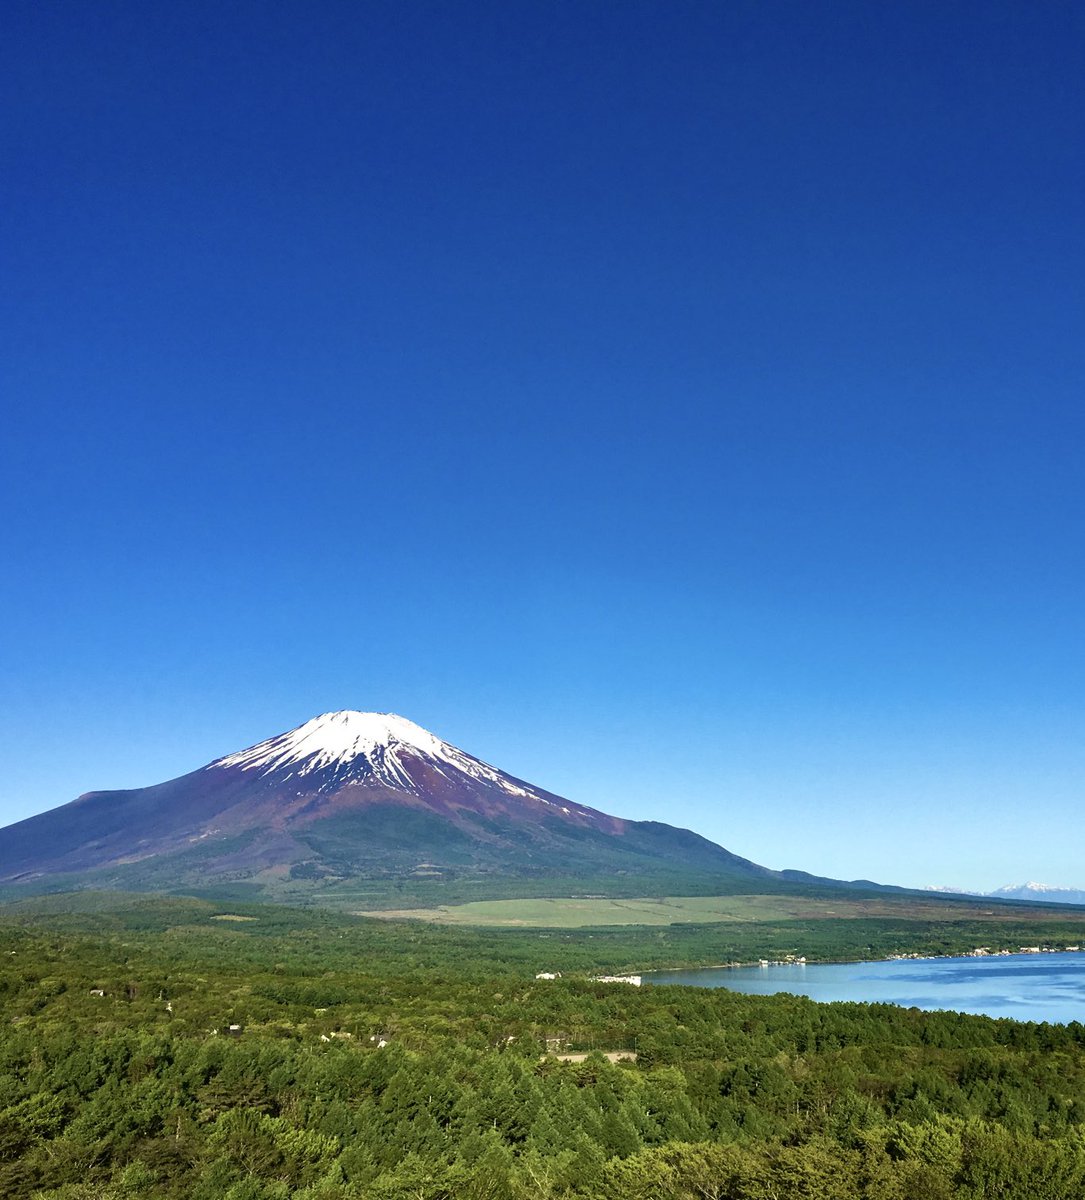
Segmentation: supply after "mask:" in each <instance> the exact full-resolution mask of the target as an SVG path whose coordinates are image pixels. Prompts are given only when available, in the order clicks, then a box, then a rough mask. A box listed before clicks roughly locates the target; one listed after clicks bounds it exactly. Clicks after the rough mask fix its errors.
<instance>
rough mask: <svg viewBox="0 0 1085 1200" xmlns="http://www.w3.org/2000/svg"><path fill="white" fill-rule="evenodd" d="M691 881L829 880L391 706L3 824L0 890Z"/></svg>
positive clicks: (335, 716)
mask: <svg viewBox="0 0 1085 1200" xmlns="http://www.w3.org/2000/svg"><path fill="white" fill-rule="evenodd" d="M694 876H696V877H698V878H699V879H700V880H702V881H707V880H714V881H717V882H718V883H719V884H720V885H721V886H722V885H723V884H724V883H726V882H727V881H730V884H731V886H732V887H735V886H740V887H742V888H743V890H759V891H760V890H764V889H765V888H766V887H769V888H771V887H772V885H773V883H776V884H780V883H784V882H785V881H786V882H790V883H794V882H802V881H811V882H819V883H820V882H830V881H820V880H817V881H815V880H814V878H813V877H812V876H808V875H804V874H803V873H801V872H792V871H787V872H777V871H771V870H769V869H767V868H765V867H761V866H758V865H757V864H756V863H753V862H750V861H749V860H747V859H744V858H740V857H739V856H738V855H736V854H732V853H731V852H730V851H728V850H725V849H723V848H722V847H721V846H718V845H716V844H715V843H713V842H710V841H708V840H707V839H705V838H703V837H700V836H699V835H697V834H695V833H692V832H690V831H689V830H686V829H677V828H675V827H673V826H670V825H665V824H662V823H659V822H655V821H626V820H622V819H621V818H619V817H612V816H608V815H607V814H606V813H603V812H599V811H597V810H596V809H592V808H587V807H585V806H584V805H582V804H576V803H574V802H573V801H571V800H565V799H563V798H562V797H560V796H556V795H554V794H552V793H550V792H547V791H545V790H543V789H542V788H538V787H535V786H533V785H532V784H529V783H525V782H524V781H523V780H520V779H516V778H514V777H513V776H511V775H507V774H506V773H505V772H504V771H500V770H498V769H497V768H496V767H492V766H490V765H488V764H487V763H484V762H482V761H481V760H480V759H477V758H474V757H473V756H472V755H470V754H466V753H464V751H462V750H459V749H457V748H456V747H455V746H452V745H450V744H449V743H448V742H444V741H442V740H441V739H440V738H438V737H436V736H434V735H433V734H432V733H429V732H427V731H426V730H425V729H423V728H421V726H419V725H416V724H414V723H413V722H412V721H408V720H406V719H405V718H404V717H399V716H395V715H393V714H390V713H363V712H352V711H346V712H334V713H325V714H324V715H322V716H319V717H314V718H313V719H312V720H310V721H306V722H305V723H304V724H303V725H300V726H298V727H297V728H296V729H293V730H290V731H289V732H288V733H283V734H280V735H278V736H277V737H273V738H269V739H268V740H267V741H264V742H260V743H259V744H258V745H255V746H251V747H249V748H248V749H247V750H241V751H239V752H238V753H235V754H228V755H226V756H225V757H224V758H219V759H216V760H215V761H214V762H212V763H209V764H208V765H207V766H205V767H202V768H201V769H200V770H198V771H193V772H191V773H190V774H188V775H183V776H181V777H180V778H178V779H173V780H170V781H169V782H168V783H160V784H157V785H155V786H153V787H146V788H139V789H136V790H132V791H103V792H88V793H87V794H86V795H83V796H80V797H79V798H78V799H77V800H73V801H72V802H71V803H70V804H66V805H63V806H62V807H60V808H56V809H53V810H51V811H50V812H46V813H42V814H40V815H38V816H35V817H30V818H29V819H27V820H25V821H21V822H19V823H18V824H16V825H11V826H9V827H8V828H6V829H4V830H0V885H4V886H5V887H6V888H11V887H17V888H19V889H20V890H21V889H23V888H25V889H27V890H33V891H39V890H46V889H48V890H52V889H54V888H56V887H58V886H95V887H128V888H132V889H135V890H159V889H161V890H178V889H190V888H193V887H197V886H214V885H222V884H227V883H235V884H236V883H238V882H248V883H249V884H253V885H257V886H259V887H261V888H264V889H266V890H267V891H268V894H269V895H274V894H282V887H283V886H284V885H289V886H290V888H291V890H294V891H296V890H297V887H301V888H302V889H304V888H306V887H308V888H311V889H321V890H327V889H328V888H329V887H333V888H334V887H335V886H342V885H347V884H349V883H351V882H357V881H364V880H373V881H379V880H383V881H385V882H388V881H392V880H397V879H398V880H400V881H403V880H412V881H416V882H418V881H443V882H445V883H447V882H448V881H450V880H455V879H460V880H464V879H473V880H474V881H476V882H483V883H484V882H485V881H487V880H498V879H507V880H513V879H519V880H524V881H526V880H535V881H545V880H547V879H552V878H561V879H564V880H570V879H573V880H575V879H582V880H583V881H584V882H585V885H588V884H590V883H591V881H593V880H595V881H597V880H599V879H600V878H607V879H611V880H614V879H626V880H627V881H629V882H632V880H633V879H638V880H644V881H647V880H651V879H654V878H663V877H666V879H667V880H668V883H670V884H671V885H673V884H674V882H675V881H676V879H678V878H681V877H686V878H690V877H694ZM295 885H297V886H295ZM481 894H482V893H476V895H479V896H481ZM506 894H507V891H506Z"/></svg>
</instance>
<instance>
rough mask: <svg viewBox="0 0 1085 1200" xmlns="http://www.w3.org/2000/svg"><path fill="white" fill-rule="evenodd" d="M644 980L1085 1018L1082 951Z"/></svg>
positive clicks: (712, 971) (729, 970)
mask: <svg viewBox="0 0 1085 1200" xmlns="http://www.w3.org/2000/svg"><path fill="white" fill-rule="evenodd" d="M644 981H645V983H684V984H689V985H692V986H696V987H722V988H730V989H731V991H735V992H750V993H754V994H757V995H767V994H769V993H772V992H795V993H796V994H798V995H801V996H809V997H811V999H813V1000H823V1001H828V1000H862V1001H871V1002H873V1001H876V1002H878V1003H882V1004H902V1005H904V1006H905V1007H914V1008H927V1009H939V1008H949V1009H955V1010H956V1011H957V1012H966V1013H984V1014H986V1015H987V1016H989V1017H1013V1018H1014V1020H1017V1021H1059V1022H1062V1023H1065V1022H1068V1021H1085V953H1080V954H1074V953H1060V954H1011V955H1008V956H1006V957H994V956H993V957H991V958H921V959H895V960H893V961H891V962H857V963H809V964H807V965H805V966H803V965H801V964H798V963H795V964H790V963H789V964H787V965H781V966H767V967H711V968H706V969H703V970H699V971H651V972H646V973H645V974H644Z"/></svg>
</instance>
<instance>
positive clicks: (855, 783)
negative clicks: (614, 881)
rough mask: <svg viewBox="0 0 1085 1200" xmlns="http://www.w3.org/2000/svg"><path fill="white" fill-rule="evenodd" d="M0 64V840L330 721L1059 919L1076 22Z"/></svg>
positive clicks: (334, 33) (1078, 130) (181, 34)
mask: <svg viewBox="0 0 1085 1200" xmlns="http://www.w3.org/2000/svg"><path fill="white" fill-rule="evenodd" d="M4 25H5V31H4V37H3V42H2V45H0V100H2V104H3V111H4V114H5V117H4V121H3V127H2V131H0V138H2V162H0V178H2V180H3V183H2V189H3V193H4V196H5V199H4V205H3V210H4V214H5V215H4V217H3V222H4V225H3V238H2V244H3V262H2V263H0V266H2V269H3V277H4V280H5V285H4V287H3V288H2V289H0V307H2V315H3V330H4V352H3V355H2V356H0V357H2V364H0V371H2V374H0V387H2V389H3V394H4V397H5V399H4V414H5V415H4V421H3V427H2V435H0V496H2V499H3V512H4V519H3V522H2V523H0V552H2V562H3V575H2V578H3V603H2V606H0V614H2V615H0V706H2V714H0V715H2V721H0V737H2V742H3V745H2V751H3V763H4V769H3V773H2V775H3V778H2V783H0V822H4V823H7V822H11V821H15V820H18V819H20V818H22V817H25V816H28V815H30V814H32V813H35V812H39V811H42V810H44V809H47V808H52V807H54V806H56V805H58V804H60V803H63V802H66V801H68V800H70V799H72V798H73V797H74V796H75V795H77V794H79V793H81V792H83V791H87V790H90V789H98V788H117V787H131V786H142V785H145V784H150V783H155V782H159V781H161V780H164V779H168V778H171V777H173V776H176V775H178V774H182V773H184V772H185V771H187V770H190V769H193V768H194V767H197V766H199V765H202V764H203V763H205V762H207V761H209V760H210V759H212V758H214V757H216V756H218V755H220V754H224V753H226V752H229V751H232V750H236V749H239V748H241V747H242V746H245V745H248V744H250V743H252V742H255V741H257V740H259V739H261V738H263V737H266V736H269V735H271V734H274V733H277V732H279V731H281V730H284V729H287V728H290V727H291V726H294V725H296V724H299V723H300V722H301V721H303V720H305V719H307V718H308V717H310V716H312V715H314V714H315V713H317V712H322V711H327V710H330V709H340V708H359V709H377V710H390V711H395V712H399V713H402V714H403V715H405V716H408V717H410V718H412V719H413V720H416V721H418V722H419V723H421V724H423V725H425V726H427V727H428V728H430V729H432V730H433V731H434V732H436V733H438V734H440V735H441V736H443V737H445V738H447V739H448V740H450V741H452V742H454V743H456V744H457V745H460V746H462V747H463V748H464V749H466V750H468V751H470V752H472V753H474V754H476V755H478V756H480V757H482V758H485V759H487V760H488V761H490V762H493V763H495V764H497V765H498V766H501V767H503V768H505V769H506V770H509V771H511V772H512V773H514V774H516V775H519V776H521V777H523V778H527V779H529V780H531V781H532V782H535V783H537V784H539V785H541V786H543V787H546V788H549V789H551V790H553V791H556V792H559V793H562V794H564V795H567V796H570V797H572V798H574V799H576V800H578V801H580V802H582V803H586V804H590V805H593V806H595V807H598V808H602V809H605V810H607V811H610V812H614V813H617V814H620V815H624V816H630V817H637V818H655V819H661V820H666V821H668V822H671V823H673V824H679V825H684V826H689V827H692V828H694V829H696V830H698V831H699V832H701V833H703V834H705V835H707V836H709V837H711V838H713V839H714V840H717V841H719V842H721V843H722V844H723V845H725V846H727V847H728V848H729V849H731V850H734V851H735V852H737V853H740V854H743V855H746V856H748V857H750V858H753V859H755V860H757V861H759V862H762V863H764V864H766V865H768V866H772V867H800V868H803V869H806V870H810V871H814V872H817V873H821V874H828V875H833V876H838V877H846V878H855V877H868V878H874V879H878V880H882V881H887V882H896V883H902V884H908V885H924V884H958V885H961V886H969V887H974V888H993V887H995V886H998V885H1000V884H1005V883H1010V882H1020V881H1022V880H1024V879H1026V878H1034V879H1040V880H1043V881H1046V882H1049V883H1064V884H1079V885H1080V884H1085V864H1083V863H1082V859H1081V854H1080V838H1079V831H1080V816H1081V813H1082V809H1083V801H1085V741H1083V736H1082V735H1083V732H1085V729H1083V725H1085V722H1083V717H1085V637H1083V633H1085V630H1083V621H1085V559H1083V549H1085V547H1083V540H1085V539H1083V531H1085V467H1083V462H1082V459H1083V448H1085V411H1083V407H1082V401H1083V398H1085V283H1083V281H1085V83H1083V81H1085V10H1083V9H1082V7H1081V6H1080V5H1077V4H1073V3H1058V2H1052V3H1045V4H1026V3H1023V2H1022V3H1013V4H1007V3H1000V2H997V0H995V2H991V0H984V2H982V3H950V4H946V3H944V2H942V0H939V2H937V3H921V2H910V3H904V4H897V5H883V4H876V3H870V2H864V3H842V2H840V0H834V2H833V3H809V2H806V0H804V2H801V3H772V2H767V3H766V2H761V0H758V2H757V3H743V2H730V0H729V2H727V3H683V2H677V3H676V2H673V0H667V2H663V0H659V2H650V3H638V2H636V0H615V2H608V3H602V2H591V0H586V2H585V0H578V2H577V3H569V2H557V3H555V2H552V0H547V2H545V3H544V2H542V0H537V2H535V3H519V2H516V0H511V2H510V0H500V2H499V3H496V2H495V3H479V2H476V3H472V4H451V3H429V2H422V0H408V2H405V3H404V2H399V0H395V2H393V0H387V2H374V3H363V4H358V3H354V2H350V3H347V2H343V3H337V2H322V3H304V4H303V3H300V2H294V3H291V2H281V3H266V2H261V3H258V4H257V3H251V2H248V0H241V2H239V3H238V2H235V3H231V4H229V5H225V4H222V3H220V2H218V0H216V3H213V4H212V3H184V4H176V3H170V4H166V3H156V2H152V0H140V2H139V3H124V4H116V3H109V2H101V3H95V4H86V3H82V2H80V3H74V2H73V3H68V2H63V0H57V2H52V3H51V2H49V0H41V2H39V0H34V2H30V0H12V2H11V3H9V4H8V5H7V6H6V7H5V19H4ZM0 836H2V835H0Z"/></svg>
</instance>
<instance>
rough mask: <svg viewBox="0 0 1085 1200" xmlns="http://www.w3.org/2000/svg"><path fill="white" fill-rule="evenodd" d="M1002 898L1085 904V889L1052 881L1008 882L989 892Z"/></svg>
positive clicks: (1048, 902)
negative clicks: (1060, 885) (1052, 882)
mask: <svg viewBox="0 0 1085 1200" xmlns="http://www.w3.org/2000/svg"><path fill="white" fill-rule="evenodd" d="M987 895H988V896H992V897H995V898H997V899H1001V900H1042V901H1044V902H1045V903H1047V904H1085V889H1082V888H1072V887H1056V886H1054V885H1053V884H1050V883H1031V882H1030V883H1018V884H1007V886H1006V887H1000V888H996V889H995V890H994V891H993V892H988V893H987Z"/></svg>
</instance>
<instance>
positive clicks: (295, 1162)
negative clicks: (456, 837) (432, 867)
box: [0, 896, 1085, 1200]
mask: <svg viewBox="0 0 1085 1200" xmlns="http://www.w3.org/2000/svg"><path fill="white" fill-rule="evenodd" d="M73 905H75V907H74V908H73ZM814 924H817V925H818V928H817V929H812V928H810V926H812V925H814ZM960 924H961V927H959V928H958V927H957V926H956V925H955V924H954V923H953V922H949V923H945V924H944V926H941V927H934V926H931V925H929V924H924V923H921V922H913V923H910V924H909V923H908V922H896V923H892V922H862V921H840V922H834V921H821V922H818V923H813V922H811V923H803V922H791V923H788V922H779V923H777V924H775V925H773V926H771V927H766V928H763V929H751V928H750V927H749V926H746V927H742V928H740V927H738V926H735V927H724V926H698V927H668V928H664V929H658V928H652V929H636V928H623V929H611V930H607V929H596V930H576V931H567V930H565V931H556V930H555V931H540V930H524V931H508V930H471V929H463V928H460V929H448V928H439V927H433V926H425V925H420V924H407V923H399V924H397V923H389V922H376V921H365V920H360V919H351V918H349V917H345V916H343V915H341V914H334V913H326V912H311V911H300V910H292V909H286V908H275V907H271V906H257V905H253V906H251V907H246V906H245V905H244V904H232V905H230V906H229V907H225V906H223V905H221V904H216V903H215V902H213V901H209V900H199V899H169V898H161V897H158V898H150V897H125V896H98V897H83V898H81V899H80V900H79V901H78V903H76V902H74V901H73V900H72V898H70V897H52V898H48V899H45V900H40V901H36V902H28V903H23V904H15V905H8V906H6V907H4V908H2V909H0V1018H2V1019H0V1029H2V1031H3V1032H2V1035H0V1197H11V1198H13V1200H14V1198H17V1200H26V1198H28V1197H34V1198H36V1200H91V1198H94V1200H121V1198H127V1197H155V1198H162V1200H167V1198H177V1200H181V1198H186V1200H187V1198H192V1200H221V1198H223V1197H226V1198H227V1200H286V1198H288V1197H300V1198H302V1200H362V1198H365V1200H370V1198H371V1200H407V1198H411V1200H453V1198H456V1200H459V1198H464V1200H521V1198H523V1200H526V1198H528V1197H532V1198H546V1197H569V1198H574V1197H576V1198H582V1200H634V1198H635V1200H642V1198H643V1200H649V1198H652V1200H656V1198H661V1200H671V1198H673V1200H679V1198H681V1200H686V1198H689V1200H694V1198H697V1200H785V1198H791V1197H809V1198H810V1200H860V1198H867V1197H869V1198H871V1200H940V1198H943V1197H946V1198H948V1197H967V1198H980V1197H983V1198H987V1197H991V1198H994V1197H1000V1198H1009V1200H1013V1198H1016V1197H1021V1198H1022V1200H1025V1198H1028V1200H1033V1198H1038V1200H1056V1198H1066V1200H1070V1198H1074V1200H1078V1198H1079V1197H1080V1196H1081V1195H1082V1194H1085V1026H1082V1025H1080V1024H1078V1023H1076V1022H1075V1023H1072V1024H1070V1025H1049V1024H1029V1023H1018V1022H1013V1021H1006V1020H992V1019H989V1018H984V1017H971V1016H963V1015H959V1014H955V1013H948V1012H943V1013H924V1012H920V1011H918V1010H916V1009H902V1008H896V1007H893V1006H889V1005H864V1004H830V1005H820V1004H816V1003H814V1002H812V1001H809V1000H807V999H804V998H800V997H795V996H788V995H781V996H772V997H755V996H744V995H739V994H735V993H730V992H727V991H724V990H712V991H709V990H704V989H699V988H689V987H676V986H653V985H651V984H650V983H647V984H646V985H645V986H644V987H641V988H635V987H631V986H629V985H627V984H622V983H600V982H594V981H593V980H592V979H591V975H592V974H594V973H598V972H601V971H621V970H630V969H646V968H648V967H651V966H665V965H666V966H676V965H682V964H690V965H692V964H695V963H705V962H711V961H727V960H729V959H730V958H736V957H743V956H750V955H752V954H756V952H757V951H759V950H763V951H765V952H769V953H771V952H773V950H774V948H779V949H781V950H783V949H785V948H786V949H791V948H792V947H794V946H796V945H797V944H801V946H802V947H803V949H804V950H805V952H806V953H808V954H809V955H811V956H817V957H822V958H828V957H841V958H843V957H862V956H864V955H867V954H870V955H874V954H879V953H888V952H895V951H907V950H912V951H919V950H927V951H937V952H942V953H950V952H953V951H954V950H955V949H964V948H966V947H967V944H968V942H969V941H970V939H971V938H972V937H973V936H974V933H975V931H974V930H972V929H970V928H968V927H967V922H962V923H960ZM1025 928H1026V927H1025V926H1022V925H1021V924H1019V923H1018V924H1015V925H1014V926H1013V929H1012V934H1011V936H1012V938H1013V939H1015V940H1016V941H1020V940H1021V939H1022V938H1023V937H1024V936H1025V934H1024V932H1023V930H1024V929H1025ZM1060 930H1063V926H1062V925H1061V923H1060V922H1059V920H1058V919H1057V918H1052V917H1050V916H1049V915H1047V914H1044V915H1042V916H1041V917H1040V918H1039V919H1038V920H1037V922H1036V925H1035V927H1033V928H1031V929H1030V930H1029V935H1028V936H1029V937H1030V938H1031V939H1034V940H1036V941H1044V940H1050V939H1052V938H1057V937H1058V936H1060ZM1063 931H1064V930H1063ZM985 934H986V937H987V939H988V940H989V941H990V940H992V930H991V926H990V925H988V926H987V927H986V929H985ZM559 971H560V972H561V977H560V978H556V979H551V980H539V979H536V978H535V976H536V975H537V974H539V973H540V972H550V973H556V972H559ZM615 1051H621V1052H623V1053H624V1055H625V1058H624V1060H619V1061H611V1058H608V1057H607V1053H608V1052H611V1057H616V1056H614V1055H613V1053H612V1052H615ZM562 1055H568V1056H570V1058H569V1059H568V1060H566V1059H563V1058H562V1057H560V1056H562ZM573 1055H575V1059H574V1058H573V1057H572V1056H573Z"/></svg>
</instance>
